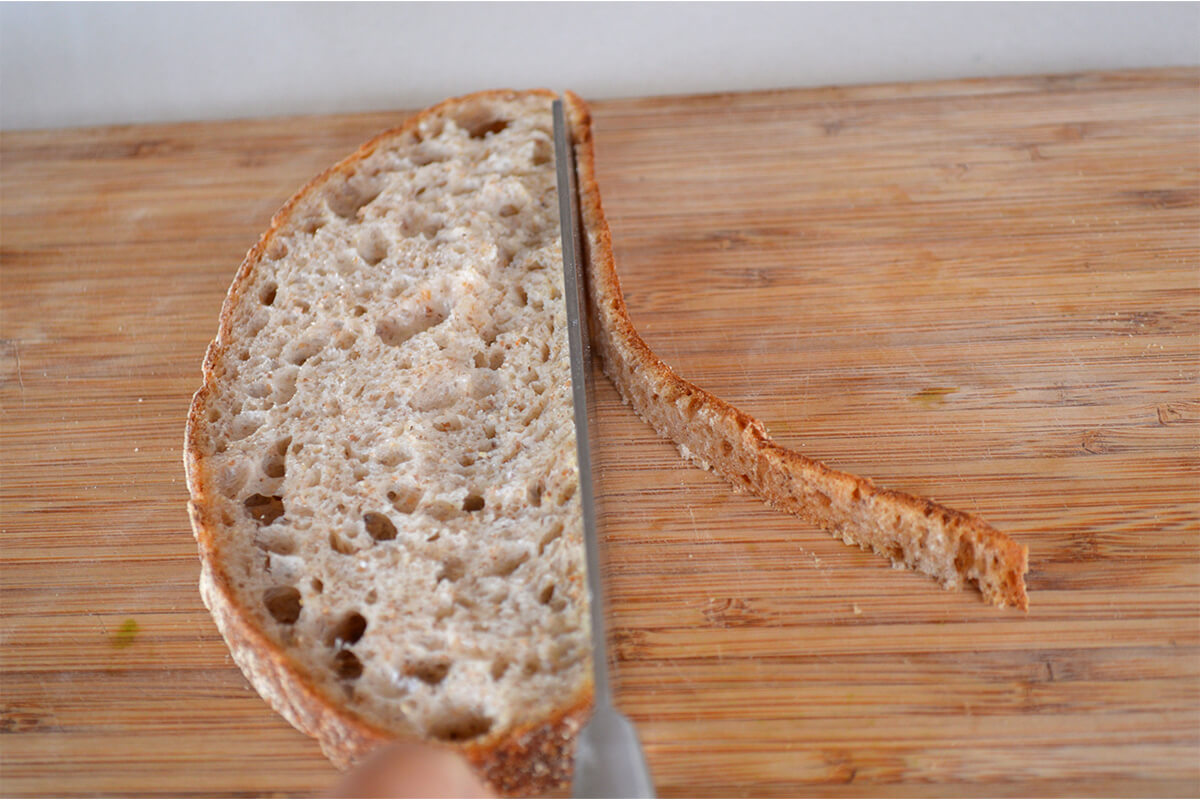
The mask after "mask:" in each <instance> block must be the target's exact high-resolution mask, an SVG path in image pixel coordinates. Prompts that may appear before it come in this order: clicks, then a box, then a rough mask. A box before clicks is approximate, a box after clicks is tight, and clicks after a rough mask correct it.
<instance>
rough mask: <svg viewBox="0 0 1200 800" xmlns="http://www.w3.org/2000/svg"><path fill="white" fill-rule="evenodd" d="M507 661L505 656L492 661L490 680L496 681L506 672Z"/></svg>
mask: <svg viewBox="0 0 1200 800" xmlns="http://www.w3.org/2000/svg"><path fill="white" fill-rule="evenodd" d="M508 667H509V661H508V659H506V658H498V659H496V660H495V661H493V662H492V669H491V675H492V680H494V681H498V680H500V679H501V678H503V677H504V673H506V672H508Z"/></svg>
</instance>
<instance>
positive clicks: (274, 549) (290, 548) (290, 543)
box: [255, 536, 296, 556]
mask: <svg viewBox="0 0 1200 800" xmlns="http://www.w3.org/2000/svg"><path fill="white" fill-rule="evenodd" d="M255 543H256V544H257V545H258V546H259V547H261V548H262V549H263V550H266V551H267V552H268V553H276V554H278V555H281V556H290V555H291V554H292V553H294V552H296V541H295V540H294V539H292V537H290V536H273V537H271V538H269V539H266V540H263V541H256V542H255Z"/></svg>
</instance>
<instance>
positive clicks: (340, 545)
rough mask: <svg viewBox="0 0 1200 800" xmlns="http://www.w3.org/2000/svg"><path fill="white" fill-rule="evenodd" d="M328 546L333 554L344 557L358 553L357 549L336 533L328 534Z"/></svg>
mask: <svg viewBox="0 0 1200 800" xmlns="http://www.w3.org/2000/svg"><path fill="white" fill-rule="evenodd" d="M329 546H330V547H331V548H333V552H335V553H341V554H342V555H344V556H352V555H354V554H355V553H357V552H358V548H357V547H355V546H354V545H353V544H351V543H350V542H347V541H346V540H345V539H344V538H342V536H341V534H339V533H338V532H337V531H333V532H331V533H330V534H329Z"/></svg>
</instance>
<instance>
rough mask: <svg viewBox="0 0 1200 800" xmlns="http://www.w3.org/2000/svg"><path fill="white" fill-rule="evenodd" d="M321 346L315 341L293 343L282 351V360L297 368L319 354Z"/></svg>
mask: <svg viewBox="0 0 1200 800" xmlns="http://www.w3.org/2000/svg"><path fill="white" fill-rule="evenodd" d="M321 348H322V344H321V343H320V342H318V341H317V340H315V339H301V340H300V341H298V342H293V343H292V344H291V345H289V346H288V348H287V349H286V350H285V351H284V359H285V360H286V361H287V362H288V363H289V364H294V365H295V366H297V367H299V366H302V365H303V364H304V362H305V361H308V360H309V359H310V358H312V357H313V356H315V355H316V354H317V353H319V352H321Z"/></svg>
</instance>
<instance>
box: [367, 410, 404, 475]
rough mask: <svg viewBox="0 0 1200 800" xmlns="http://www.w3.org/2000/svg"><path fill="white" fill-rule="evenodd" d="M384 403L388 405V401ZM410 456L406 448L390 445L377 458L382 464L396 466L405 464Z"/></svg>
mask: <svg viewBox="0 0 1200 800" xmlns="http://www.w3.org/2000/svg"><path fill="white" fill-rule="evenodd" d="M384 405H385V406H386V405H387V403H386V402H385V403H384ZM409 458H410V456H409V454H408V453H407V452H406V451H405V450H403V449H401V448H399V447H390V448H388V449H387V450H384V451H383V452H382V453H380V454H379V456H378V457H377V458H376V459H375V460H376V461H377V462H378V463H379V465H380V466H383V467H395V466H399V465H400V464H403V463H404V462H405V461H408V460H409Z"/></svg>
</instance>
